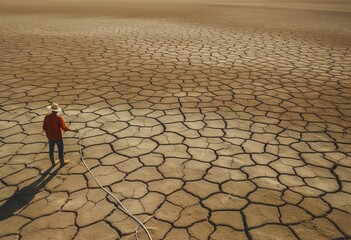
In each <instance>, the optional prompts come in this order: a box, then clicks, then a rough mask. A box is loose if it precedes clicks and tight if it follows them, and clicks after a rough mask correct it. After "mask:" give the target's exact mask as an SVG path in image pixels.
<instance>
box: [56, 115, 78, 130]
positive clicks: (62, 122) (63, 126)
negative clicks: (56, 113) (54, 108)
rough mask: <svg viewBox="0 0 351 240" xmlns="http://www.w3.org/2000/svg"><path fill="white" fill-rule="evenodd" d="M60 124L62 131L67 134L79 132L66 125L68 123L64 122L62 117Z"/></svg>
mask: <svg viewBox="0 0 351 240" xmlns="http://www.w3.org/2000/svg"><path fill="white" fill-rule="evenodd" d="M60 124H61V128H62V130H63V131H65V132H67V131H69V132H78V130H76V129H70V128H69V127H68V126H67V125H66V123H65V121H64V120H63V118H62V117H60Z"/></svg>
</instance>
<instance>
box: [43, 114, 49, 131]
mask: <svg viewBox="0 0 351 240" xmlns="http://www.w3.org/2000/svg"><path fill="white" fill-rule="evenodd" d="M47 129H48V124H47V122H46V116H45V118H44V121H43V130H44V132H45V133H47Z"/></svg>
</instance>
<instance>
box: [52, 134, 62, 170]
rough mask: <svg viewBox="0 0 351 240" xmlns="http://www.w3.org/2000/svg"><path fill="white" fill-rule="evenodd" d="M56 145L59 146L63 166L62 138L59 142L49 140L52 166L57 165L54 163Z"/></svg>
mask: <svg viewBox="0 0 351 240" xmlns="http://www.w3.org/2000/svg"><path fill="white" fill-rule="evenodd" d="M55 144H57V148H58V154H59V159H60V162H61V163H62V164H63V140H62V138H61V139H60V140H57V141H52V140H49V157H50V160H51V162H52V164H55V163H54V148H55Z"/></svg>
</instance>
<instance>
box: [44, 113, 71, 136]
mask: <svg viewBox="0 0 351 240" xmlns="http://www.w3.org/2000/svg"><path fill="white" fill-rule="evenodd" d="M43 130H44V131H45V132H46V136H47V137H48V139H49V140H51V141H57V140H60V139H62V130H63V131H67V130H68V127H67V126H66V124H65V121H64V120H63V118H62V117H61V116H58V115H57V114H54V113H51V114H49V115H46V116H45V118H44V123H43Z"/></svg>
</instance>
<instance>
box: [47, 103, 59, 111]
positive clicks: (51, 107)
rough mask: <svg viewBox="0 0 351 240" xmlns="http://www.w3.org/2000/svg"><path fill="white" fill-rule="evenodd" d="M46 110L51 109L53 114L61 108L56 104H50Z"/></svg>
mask: <svg viewBox="0 0 351 240" xmlns="http://www.w3.org/2000/svg"><path fill="white" fill-rule="evenodd" d="M47 108H48V109H51V111H53V112H60V111H61V108H60V106H59V105H58V104H57V103H53V104H51V106H47Z"/></svg>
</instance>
